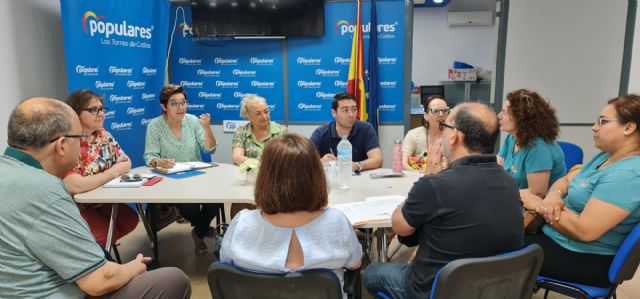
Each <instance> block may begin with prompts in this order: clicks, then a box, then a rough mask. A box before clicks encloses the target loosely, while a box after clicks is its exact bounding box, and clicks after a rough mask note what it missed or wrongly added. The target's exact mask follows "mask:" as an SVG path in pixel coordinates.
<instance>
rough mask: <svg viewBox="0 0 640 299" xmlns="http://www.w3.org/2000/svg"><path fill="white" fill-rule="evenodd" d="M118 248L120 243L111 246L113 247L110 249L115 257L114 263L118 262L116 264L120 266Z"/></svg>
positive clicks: (120, 260)
mask: <svg viewBox="0 0 640 299" xmlns="http://www.w3.org/2000/svg"><path fill="white" fill-rule="evenodd" d="M118 246H120V243H116V244H113V247H111V248H112V249H113V254H114V255H115V256H116V262H118V264H122V259H121V258H120V252H118Z"/></svg>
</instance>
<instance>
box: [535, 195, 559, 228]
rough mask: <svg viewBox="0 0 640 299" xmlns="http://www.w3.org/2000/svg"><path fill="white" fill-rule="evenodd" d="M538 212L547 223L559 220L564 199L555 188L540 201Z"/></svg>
mask: <svg viewBox="0 0 640 299" xmlns="http://www.w3.org/2000/svg"><path fill="white" fill-rule="evenodd" d="M539 209H540V210H538V211H537V212H538V214H540V215H542V217H544V219H545V220H546V221H547V223H549V224H553V223H554V222H556V221H558V220H560V213H561V212H562V211H563V210H564V209H565V205H564V200H563V199H562V196H561V195H560V192H558V191H557V190H554V189H552V190H550V191H549V193H548V194H547V197H545V198H544V200H543V201H542V204H541V206H540V207H539Z"/></svg>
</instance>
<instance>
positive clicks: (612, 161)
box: [600, 147, 640, 167]
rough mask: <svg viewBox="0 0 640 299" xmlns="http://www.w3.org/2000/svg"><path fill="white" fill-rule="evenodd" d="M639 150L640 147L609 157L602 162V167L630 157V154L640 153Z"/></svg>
mask: <svg viewBox="0 0 640 299" xmlns="http://www.w3.org/2000/svg"><path fill="white" fill-rule="evenodd" d="M639 151H640V147H638V148H635V149H633V150H630V151H628V152H626V153H624V154H622V155H620V156H618V157H615V158H614V157H609V159H607V161H605V162H604V163H602V165H601V166H600V167H606V166H609V165H611V164H613V163H616V162H618V161H620V160H622V159H625V158H628V157H630V156H634V155H638V154H639Z"/></svg>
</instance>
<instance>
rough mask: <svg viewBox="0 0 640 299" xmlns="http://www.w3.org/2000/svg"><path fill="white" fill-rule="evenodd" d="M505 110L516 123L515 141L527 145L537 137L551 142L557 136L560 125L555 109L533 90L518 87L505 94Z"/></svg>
mask: <svg viewBox="0 0 640 299" xmlns="http://www.w3.org/2000/svg"><path fill="white" fill-rule="evenodd" d="M507 101H509V104H510V107H509V111H508V112H507V113H508V114H509V115H510V116H511V117H512V118H513V120H514V122H515V124H516V136H515V137H516V143H517V144H518V146H519V147H527V146H529V145H531V143H532V142H533V141H534V140H535V139H537V138H542V139H543V140H544V141H546V142H553V141H554V140H556V138H558V134H559V133H560V125H559V123H558V117H557V116H556V109H554V108H553V107H551V105H550V104H549V103H548V102H547V101H546V100H545V99H544V98H542V96H540V94H538V93H537V92H535V91H531V90H527V89H518V90H514V91H512V92H510V93H509V94H507Z"/></svg>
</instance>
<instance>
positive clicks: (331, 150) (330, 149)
mask: <svg viewBox="0 0 640 299" xmlns="http://www.w3.org/2000/svg"><path fill="white" fill-rule="evenodd" d="M329 152H331V154H332V155H334V156H335V155H336V154H334V153H333V149H332V148H331V146H329Z"/></svg>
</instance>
